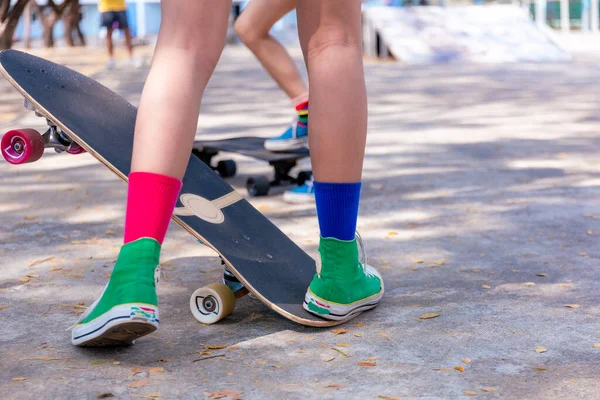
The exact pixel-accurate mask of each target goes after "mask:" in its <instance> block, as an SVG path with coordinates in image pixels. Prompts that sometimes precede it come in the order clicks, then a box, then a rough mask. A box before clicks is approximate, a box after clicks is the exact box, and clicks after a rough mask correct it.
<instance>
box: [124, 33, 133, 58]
mask: <svg viewBox="0 0 600 400" xmlns="http://www.w3.org/2000/svg"><path fill="white" fill-rule="evenodd" d="M123 33H124V34H125V45H126V46H127V52H128V53H129V58H133V44H132V41H131V30H130V29H129V28H125V29H123Z"/></svg>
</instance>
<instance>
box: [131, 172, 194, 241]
mask: <svg viewBox="0 0 600 400" xmlns="http://www.w3.org/2000/svg"><path fill="white" fill-rule="evenodd" d="M181 186H182V183H181V181H180V180H179V179H177V178H173V177H170V176H165V175H159V174H153V173H151V172H132V173H131V174H129V188H128V193H127V213H126V215H125V244H127V243H129V242H133V241H134V240H138V239H139V238H153V239H156V240H157V241H158V242H159V243H160V244H162V242H163V240H165V235H166V234H167V228H168V227H169V221H170V220H171V215H173V210H174V209H175V205H176V204H177V196H179V191H180V190H181Z"/></svg>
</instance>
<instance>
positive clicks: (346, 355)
mask: <svg viewBox="0 0 600 400" xmlns="http://www.w3.org/2000/svg"><path fill="white" fill-rule="evenodd" d="M331 350H334V351H337V352H338V353H340V354H341V355H343V356H344V357H351V356H349V355H348V354H346V353H345V352H343V351H342V350H340V349H336V348H335V347H331Z"/></svg>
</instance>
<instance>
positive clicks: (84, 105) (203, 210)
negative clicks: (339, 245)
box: [0, 50, 358, 327]
mask: <svg viewBox="0 0 600 400" xmlns="http://www.w3.org/2000/svg"><path fill="white" fill-rule="evenodd" d="M0 72H1V73H2V74H3V75H4V77H5V78H6V79H7V80H8V81H9V82H10V83H11V84H12V85H13V86H14V87H15V88H16V89H17V90H18V91H19V92H20V93H21V94H22V95H23V97H24V98H25V105H26V107H27V108H28V109H29V110H33V111H34V112H35V113H36V114H37V115H38V116H40V117H42V118H45V119H46V121H47V123H48V130H47V131H46V132H45V133H44V134H39V133H38V132H37V131H35V130H32V129H22V130H12V131H9V132H7V133H6V134H5V135H4V136H3V137H2V140H1V151H2V155H3V156H4V158H5V159H6V160H7V161H8V162H9V163H11V164H23V163H27V162H33V161H36V160H38V159H39V158H40V157H41V156H42V153H43V152H44V149H45V148H48V147H51V148H54V149H55V150H56V151H58V152H66V153H70V154H80V153H82V152H84V151H86V152H88V153H89V154H91V155H92V156H93V157H95V158H96V159H97V160H98V161H100V162H101V163H102V164H104V165H105V166H106V167H107V168H109V169H110V170H111V171H112V172H113V173H115V174H116V175H117V176H118V177H119V178H121V179H122V180H124V181H127V176H128V175H129V172H130V164H131V152H132V148H133V134H134V127H135V120H136V115H137V109H136V108H135V107H134V106H132V105H131V104H130V103H128V102H127V101H126V100H125V99H124V98H122V97H121V96H119V95H117V94H116V93H114V92H112V91H110V90H109V89H108V88H106V87H104V86H103V85H101V84H100V83H98V82H96V81H95V80H93V79H91V78H88V77H86V76H84V75H82V74H80V73H78V72H76V71H73V70H71V69H69V68H66V67H64V66H61V65H58V64H55V63H52V62H50V61H47V60H44V59H42V58H39V57H35V56H32V55H29V54H27V53H23V52H20V51H16V50H5V51H2V52H0ZM65 157H67V156H66V155H65ZM189 157H190V159H189V164H188V167H187V170H186V173H185V176H184V178H183V188H182V190H181V192H180V198H179V201H178V204H177V207H176V209H175V212H174V214H173V217H172V218H173V220H175V221H176V222H177V223H178V224H179V225H181V227H183V228H184V229H185V230H186V231H188V232H189V233H190V234H191V235H192V236H194V237H195V238H196V239H197V240H198V241H200V242H201V243H203V244H204V245H207V246H209V247H210V248H212V249H213V250H214V251H215V252H216V253H217V254H218V255H219V256H220V257H221V260H222V263H223V264H224V265H225V267H226V269H225V271H224V276H223V280H222V282H215V283H213V284H211V285H208V286H206V287H203V288H200V289H198V290H196V291H195V292H194V293H193V294H192V296H191V298H190V310H191V312H192V314H193V315H194V317H195V318H196V319H197V320H198V321H200V322H202V323H205V324H212V323H215V322H217V321H219V320H221V319H223V318H225V317H227V316H228V315H230V314H231V313H232V312H233V309H234V307H235V302H236V300H238V299H240V298H241V297H242V296H244V295H245V294H248V293H249V292H250V293H252V294H254V296H255V297H256V298H258V299H259V300H260V301H261V302H263V303H264V304H265V305H266V306H267V307H269V308H271V309H272V310H274V311H275V312H277V313H279V314H280V315H282V316H283V317H285V318H287V319H289V320H291V321H294V322H296V323H299V324H302V325H307V326H314V327H329V326H334V325H338V324H341V323H343V322H345V321H347V320H349V319H351V318H353V317H355V316H356V315H358V313H357V314H355V315H351V316H349V317H348V318H346V319H345V320H342V321H331V320H326V319H322V318H320V317H318V316H316V315H313V314H311V313H309V312H307V311H305V310H304V308H303V306H302V305H303V302H304V294H305V292H306V289H307V287H308V285H309V283H310V281H311V279H312V277H313V275H314V273H315V260H313V259H312V258H311V257H310V256H309V255H308V254H306V253H305V252H304V251H303V250H302V249H300V247H298V246H297V245H296V244H295V243H294V242H293V241H292V240H291V239H289V238H288V237H287V236H286V235H285V234H284V233H283V232H281V231H280V230H279V229H278V228H277V227H276V226H275V225H274V224H273V223H271V222H270V221H269V219H267V218H266V217H265V216H263V215H262V214H261V213H260V212H259V211H258V210H256V209H255V208H254V207H253V206H252V205H251V204H250V203H249V202H248V201H246V200H245V199H244V198H243V197H242V196H241V195H240V194H239V193H238V192H236V191H235V190H234V189H233V188H232V187H231V186H230V185H229V184H228V183H226V182H225V181H224V180H223V179H222V178H221V177H220V176H219V175H218V174H217V173H215V172H214V171H213V170H212V169H211V168H210V167H209V166H207V165H206V164H205V163H204V162H202V161H201V160H200V159H199V158H198V157H196V156H195V155H193V154H190V155H189Z"/></svg>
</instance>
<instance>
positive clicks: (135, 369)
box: [131, 368, 142, 375]
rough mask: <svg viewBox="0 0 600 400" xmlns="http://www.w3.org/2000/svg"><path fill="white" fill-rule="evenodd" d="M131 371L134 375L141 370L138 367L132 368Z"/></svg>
mask: <svg viewBox="0 0 600 400" xmlns="http://www.w3.org/2000/svg"><path fill="white" fill-rule="evenodd" d="M131 372H132V373H133V374H134V375H135V374H139V373H140V372H142V370H141V369H140V368H132V369H131Z"/></svg>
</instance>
